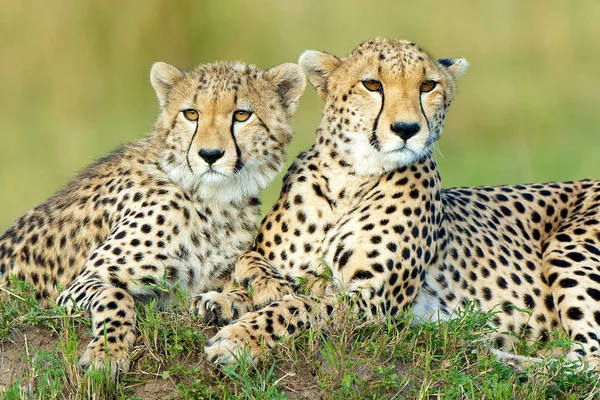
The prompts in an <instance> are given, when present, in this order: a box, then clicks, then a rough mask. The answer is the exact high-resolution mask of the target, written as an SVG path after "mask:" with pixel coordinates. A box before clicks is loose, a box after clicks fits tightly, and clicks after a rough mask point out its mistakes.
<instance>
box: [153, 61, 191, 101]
mask: <svg viewBox="0 0 600 400" xmlns="http://www.w3.org/2000/svg"><path fill="white" fill-rule="evenodd" d="M184 76H185V74H184V73H183V72H181V71H180V70H178V69H177V68H175V67H174V66H172V65H169V64H167V63H164V62H157V63H154V65H152V69H151V70H150V82H151V83H152V87H153V88H154V91H155V92H156V96H157V97H158V102H159V103H160V108H163V107H164V106H165V103H166V101H167V94H168V93H169V91H170V90H171V88H172V87H173V85H174V84H175V82H177V81H178V80H179V79H181V78H183V77H184Z"/></svg>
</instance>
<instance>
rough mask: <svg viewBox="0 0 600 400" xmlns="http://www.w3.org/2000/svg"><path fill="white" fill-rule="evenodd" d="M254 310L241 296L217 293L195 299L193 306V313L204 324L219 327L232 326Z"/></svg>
mask: <svg viewBox="0 0 600 400" xmlns="http://www.w3.org/2000/svg"><path fill="white" fill-rule="evenodd" d="M252 309H253V308H252V304H251V303H250V302H249V301H247V300H246V299H243V298H241V296H238V295H235V294H231V293H227V292H226V293H219V292H215V291H212V292H208V293H204V294H201V295H199V296H196V297H194V299H193V300H192V305H191V311H192V312H193V313H195V314H197V315H199V316H200V317H202V318H203V319H204V322H206V323H210V322H212V323H215V324H216V325H219V326H220V325H228V324H230V323H231V322H232V321H235V320H237V319H238V318H240V317H241V316H243V315H244V314H246V313H247V312H250V311H252Z"/></svg>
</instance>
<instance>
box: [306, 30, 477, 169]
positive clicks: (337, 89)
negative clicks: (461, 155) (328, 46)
mask: <svg viewBox="0 0 600 400" xmlns="http://www.w3.org/2000/svg"><path fill="white" fill-rule="evenodd" d="M299 64H300V66H301V67H302V68H303V69H304V72H305V73H306V75H307V78H308V81H309V82H310V83H311V84H312V85H313V86H314V87H315V89H316V90H317V92H318V93H319V95H320V96H321V97H322V98H323V99H324V100H325V101H326V104H325V109H324V110H325V111H324V120H325V121H327V124H326V125H325V126H323V125H322V126H321V128H322V130H324V132H323V134H324V135H330V136H328V137H331V139H330V141H333V143H332V144H330V145H331V146H332V147H333V148H334V149H335V151H336V153H342V157H344V156H345V157H346V158H347V159H346V160H345V161H346V162H347V163H349V164H351V166H352V167H353V168H354V170H355V172H356V173H357V174H360V175H367V174H381V173H385V172H387V171H390V170H394V169H397V168H399V167H402V166H405V165H409V164H411V163H413V162H415V161H417V160H419V159H420V158H422V157H423V156H424V155H426V154H427V153H428V152H429V151H430V148H431V146H432V145H433V143H434V142H435V141H436V140H437V139H438V138H439V137H440V135H441V133H442V127H443V121H444V117H445V115H446V111H447V109H448V106H449V105H450V103H451V102H452V99H453V98H454V95H455V92H456V86H455V80H456V79H457V78H458V77H459V76H460V75H461V74H462V73H463V72H464V71H465V70H466V68H467V66H468V63H467V61H466V60H464V59H455V60H448V59H441V60H436V59H434V58H432V57H431V56H430V55H429V54H427V53H426V52H425V51H424V50H422V49H421V48H419V47H418V46H417V45H415V44H414V43H411V42H407V41H401V40H393V39H380V38H378V39H374V40H371V41H368V42H365V43H363V44H361V45H360V46H359V47H358V48H357V49H355V50H354V51H352V53H350V55H348V56H346V57H344V58H338V57H335V56H333V55H330V54H326V53H322V52H318V51H314V50H309V51H306V52H304V53H303V54H302V55H301V56H300V60H299ZM318 140H321V139H318Z"/></svg>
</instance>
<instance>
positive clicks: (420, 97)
mask: <svg viewBox="0 0 600 400" xmlns="http://www.w3.org/2000/svg"><path fill="white" fill-rule="evenodd" d="M425 72H426V71H425V68H423V76H426V75H425ZM422 95H423V94H422V93H419V107H421V113H422V114H423V116H424V117H425V122H427V130H428V131H429V134H431V126H430V125H429V118H427V114H425V109H424V108H423V96H422Z"/></svg>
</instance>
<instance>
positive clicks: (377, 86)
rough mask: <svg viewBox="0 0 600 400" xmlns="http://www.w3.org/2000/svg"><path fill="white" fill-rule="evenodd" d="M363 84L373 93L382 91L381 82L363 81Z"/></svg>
mask: <svg viewBox="0 0 600 400" xmlns="http://www.w3.org/2000/svg"><path fill="white" fill-rule="evenodd" d="M362 84H363V85H364V86H365V87H366V88H367V90H370V91H371V92H379V91H380V90H381V89H382V86H381V82H379V81H375V80H370V81H363V83H362Z"/></svg>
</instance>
